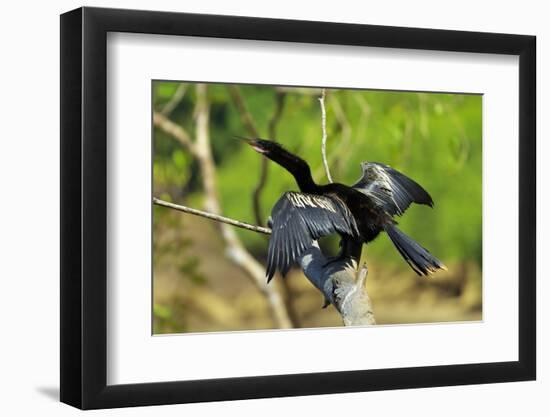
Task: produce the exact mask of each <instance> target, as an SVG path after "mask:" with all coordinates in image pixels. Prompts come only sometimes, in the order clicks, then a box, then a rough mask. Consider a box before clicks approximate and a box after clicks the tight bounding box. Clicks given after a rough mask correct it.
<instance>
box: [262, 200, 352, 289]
mask: <svg viewBox="0 0 550 417" xmlns="http://www.w3.org/2000/svg"><path fill="white" fill-rule="evenodd" d="M271 229H272V232H271V237H270V239H269V248H268V252H267V271H266V275H267V280H268V282H269V281H270V280H271V278H273V275H275V271H276V270H279V271H280V272H281V273H282V274H283V275H285V274H286V273H287V272H288V270H289V268H290V265H291V264H292V263H293V262H294V261H295V260H296V259H297V258H299V257H300V256H301V255H302V254H303V253H304V252H305V251H306V250H307V249H308V248H309V247H311V243H312V241H313V240H317V239H319V238H320V237H322V236H328V235H330V234H333V233H339V234H341V235H348V236H353V237H356V236H359V232H358V230H357V224H356V223H355V219H354V218H353V216H352V214H351V212H350V211H349V209H348V207H347V206H346V205H345V204H344V203H343V202H342V201H341V200H340V199H339V198H338V197H337V196H335V195H326V196H325V195H314V194H306V193H297V192H287V193H285V194H283V196H282V197H281V198H280V199H279V201H277V203H275V206H274V207H273V210H272V211H271Z"/></svg>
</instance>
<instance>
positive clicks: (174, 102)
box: [160, 83, 188, 116]
mask: <svg viewBox="0 0 550 417" xmlns="http://www.w3.org/2000/svg"><path fill="white" fill-rule="evenodd" d="M187 86H188V84H185V83H181V84H180V85H178V88H177V90H176V92H175V93H174V94H173V95H172V97H171V98H170V100H169V101H168V103H166V104H165V105H164V107H163V108H162V110H161V111H160V112H161V113H162V115H163V116H168V115H169V114H170V113H172V112H173V111H174V109H175V108H176V107H177V106H178V104H180V102H181V101H182V100H183V97H184V96H185V92H186V91H187Z"/></svg>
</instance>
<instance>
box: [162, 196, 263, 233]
mask: <svg viewBox="0 0 550 417" xmlns="http://www.w3.org/2000/svg"><path fill="white" fill-rule="evenodd" d="M153 203H154V204H156V205H157V206H163V207H168V208H171V209H174V210H178V211H183V212H184V213H189V214H194V215H195V216H200V217H204V218H207V219H210V220H215V221H217V222H221V223H226V224H230V225H232V226H237V227H240V228H241V229H246V230H251V231H253V232H258V233H263V234H265V235H270V234H271V229H269V228H267V227H261V226H256V225H254V224H250V223H246V222H241V221H239V220H233V219H230V218H229V217H224V216H220V215H218V214H212V213H208V212H206V211H202V210H197V209H194V208H191V207H187V206H181V205H178V204H174V203H169V202H168V201H164V200H160V199H158V198H156V197H153Z"/></svg>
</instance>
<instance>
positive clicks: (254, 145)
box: [236, 136, 267, 154]
mask: <svg viewBox="0 0 550 417" xmlns="http://www.w3.org/2000/svg"><path fill="white" fill-rule="evenodd" d="M236 138H237V139H240V140H242V141H244V142H246V143H248V144H249V145H250V146H251V147H252V149H254V150H255V151H256V152H258V153H261V154H264V153H266V152H267V150H266V149H264V148H263V147H261V146H260V144H259V141H258V140H257V139H250V138H245V137H242V136H236Z"/></svg>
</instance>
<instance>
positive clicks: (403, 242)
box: [385, 223, 447, 275]
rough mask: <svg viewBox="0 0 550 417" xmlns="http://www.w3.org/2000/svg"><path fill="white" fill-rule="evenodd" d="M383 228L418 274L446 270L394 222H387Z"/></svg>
mask: <svg viewBox="0 0 550 417" xmlns="http://www.w3.org/2000/svg"><path fill="white" fill-rule="evenodd" d="M385 230H386V233H387V234H388V236H389V237H390V239H391V241H392V242H393V244H394V245H395V247H396V248H397V250H398V251H399V253H400V254H401V256H402V257H403V259H405V260H406V261H407V263H408V264H409V265H410V266H411V268H412V269H413V270H414V272H416V273H417V274H418V275H429V274H433V273H434V272H436V271H437V270H438V269H444V270H447V267H446V266H445V265H443V263H442V262H441V261H440V260H439V259H437V258H436V257H435V256H433V255H432V254H431V253H430V252H428V250H427V249H425V248H423V247H422V246H420V245H419V244H418V243H417V242H415V241H414V240H413V239H411V238H410V237H409V236H407V235H406V234H405V233H403V232H402V231H401V230H399V229H398V228H397V226H396V225H395V224H392V223H389V224H387V225H386V226H385Z"/></svg>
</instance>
